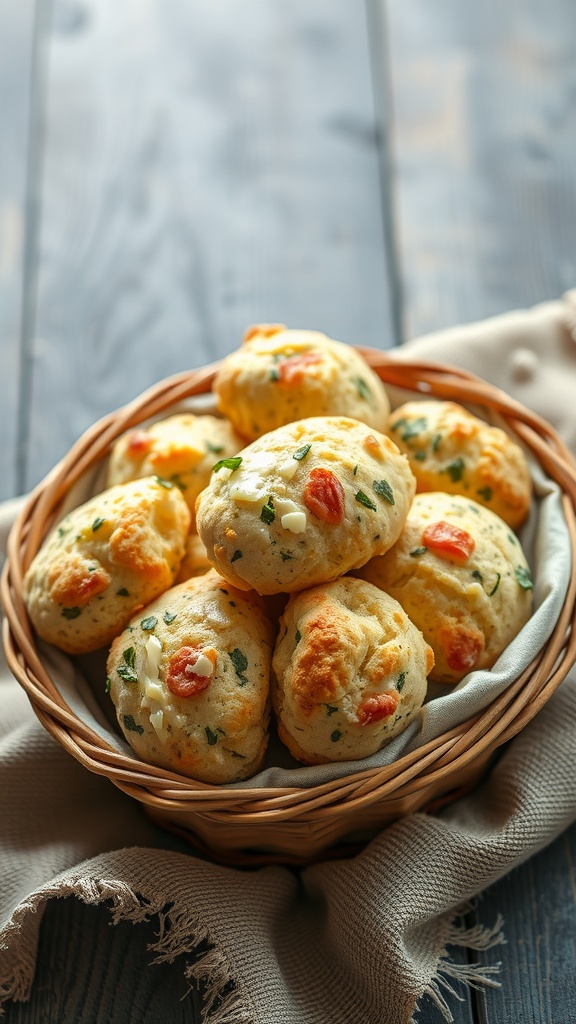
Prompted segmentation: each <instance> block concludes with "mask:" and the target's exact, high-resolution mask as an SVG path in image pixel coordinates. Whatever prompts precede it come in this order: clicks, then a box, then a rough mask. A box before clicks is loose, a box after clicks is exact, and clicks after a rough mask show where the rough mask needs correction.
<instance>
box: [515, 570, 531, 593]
mask: <svg viewBox="0 0 576 1024" xmlns="http://www.w3.org/2000/svg"><path fill="white" fill-rule="evenodd" d="M514 575H515V577H516V579H517V580H518V583H519V584H520V586H521V587H522V590H532V587H533V586H534V584H533V583H532V577H531V575H530V570H529V569H526V567H525V566H524V565H517V566H516V568H515V569H514Z"/></svg>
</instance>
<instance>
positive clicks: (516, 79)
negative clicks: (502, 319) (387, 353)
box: [386, 0, 576, 337]
mask: <svg viewBox="0 0 576 1024" xmlns="http://www.w3.org/2000/svg"><path fill="white" fill-rule="evenodd" d="M386 8H387V14H388V17H387V23H388V43H389V54H390V73H391V76H392V95H393V104H394V155H395V172H396V181H397V188H396V215H397V232H398V236H399V239H400V259H401V264H402V281H403V289H404V295H405V324H406V335H407V336H408V337H414V336H416V335H418V334H423V333H425V332H427V331H430V330H435V329H437V328H441V327H444V326H448V325H452V324H457V323H461V322H465V321H472V320H476V319H481V318H483V317H486V316H490V315H492V314H496V313H499V312H503V311H505V310H508V309H513V308H515V307H524V306H529V305H532V304H533V303H535V302H538V301H540V300H541V299H548V298H556V297H557V296H558V295H560V294H561V293H562V292H563V291H564V290H565V289H567V288H569V287H572V286H573V285H574V282H575V281H576V250H575V248H574V242H573V226H574V223H575V220H576V178H575V175H574V168H575V166H576V105H575V103H574V96H575V94H576V7H575V6H574V4H572V3H570V0H551V2H550V3H549V4H547V5H546V6H543V5H542V4H539V3H536V2H535V0H516V2H515V3H513V4H501V3H499V2H498V0H488V2H487V3H485V4H482V5H481V6H477V5H476V6H472V7H471V6H470V5H468V4H462V3H459V2H458V0H441V2H440V3H436V4H429V3H427V2H426V0H389V2H388V3H387V4H386Z"/></svg>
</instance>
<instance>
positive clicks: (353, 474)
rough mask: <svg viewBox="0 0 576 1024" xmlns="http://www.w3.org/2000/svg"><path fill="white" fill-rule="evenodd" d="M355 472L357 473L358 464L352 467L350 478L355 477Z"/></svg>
mask: <svg viewBox="0 0 576 1024" xmlns="http://www.w3.org/2000/svg"><path fill="white" fill-rule="evenodd" d="M357 472H358V464H356V465H355V466H354V469H353V470H352V476H356V473H357Z"/></svg>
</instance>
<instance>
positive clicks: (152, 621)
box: [140, 615, 158, 633]
mask: <svg viewBox="0 0 576 1024" xmlns="http://www.w3.org/2000/svg"><path fill="white" fill-rule="evenodd" d="M157 623H158V619H157V618H156V616H155V615H148V616H147V618H145V619H142V620H141V622H140V625H141V627H142V629H144V630H146V632H147V633H150V632H151V630H153V629H154V626H156V625H157Z"/></svg>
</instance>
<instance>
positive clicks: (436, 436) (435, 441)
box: [432, 434, 442, 452]
mask: <svg viewBox="0 0 576 1024" xmlns="http://www.w3.org/2000/svg"><path fill="white" fill-rule="evenodd" d="M441 440H442V434H434V437H433V438H432V451H433V452H437V451H438V448H439V446H440V441H441Z"/></svg>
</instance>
